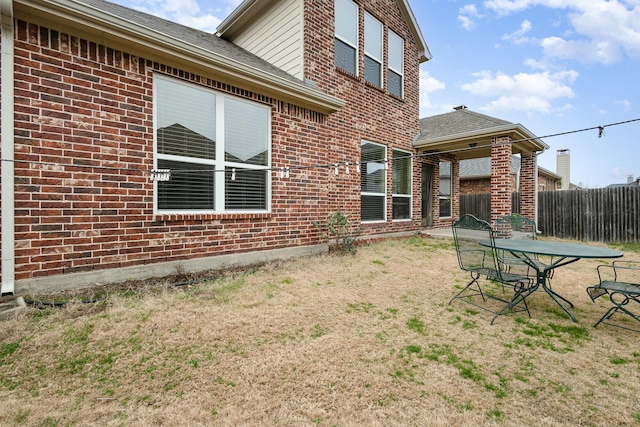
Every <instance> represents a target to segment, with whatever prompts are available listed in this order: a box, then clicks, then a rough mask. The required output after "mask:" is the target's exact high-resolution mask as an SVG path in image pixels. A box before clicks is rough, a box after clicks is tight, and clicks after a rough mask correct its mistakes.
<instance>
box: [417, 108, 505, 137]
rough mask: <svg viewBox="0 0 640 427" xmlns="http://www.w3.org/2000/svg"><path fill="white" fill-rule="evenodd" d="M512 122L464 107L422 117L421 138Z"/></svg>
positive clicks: (477, 129) (486, 128)
mask: <svg viewBox="0 0 640 427" xmlns="http://www.w3.org/2000/svg"><path fill="white" fill-rule="evenodd" d="M510 124H513V123H511V122H508V121H506V120H502V119H498V118H495V117H490V116H486V115H484V114H480V113H476V112H474V111H470V110H467V109H466V108H462V109H458V110H455V111H452V112H450V113H445V114H439V115H437V116H431V117H425V118H423V119H420V134H421V135H420V139H421V140H422V139H433V138H441V137H446V136H451V135H457V134H461V133H465V132H475V131H480V130H489V129H491V128H496V127H500V126H505V125H510Z"/></svg>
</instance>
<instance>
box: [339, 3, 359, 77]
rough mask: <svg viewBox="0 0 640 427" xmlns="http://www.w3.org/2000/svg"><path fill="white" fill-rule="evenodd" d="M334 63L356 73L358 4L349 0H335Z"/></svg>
mask: <svg viewBox="0 0 640 427" xmlns="http://www.w3.org/2000/svg"><path fill="white" fill-rule="evenodd" d="M334 13H335V27H336V28H335V31H336V34H335V40H334V41H335V46H334V47H335V64H336V67H338V68H342V69H343V70H345V71H348V72H350V73H351V74H355V75H357V74H358V65H357V64H358V5H357V4H355V3H354V2H352V1H351V0H335V11H334Z"/></svg>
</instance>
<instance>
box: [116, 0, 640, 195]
mask: <svg viewBox="0 0 640 427" xmlns="http://www.w3.org/2000/svg"><path fill="white" fill-rule="evenodd" d="M114 1H115V2H116V3H119V4H122V5H125V6H129V7H132V8H135V9H138V10H142V11H145V12H149V13H153V14H155V15H158V16H162V17H163V18H167V19H170V20H172V21H175V22H179V23H181V24H185V25H189V26H191V27H194V28H199V29H202V30H205V31H210V32H214V31H215V29H216V27H217V26H218V24H219V23H220V22H222V20H223V19H224V18H225V17H226V16H228V15H229V13H230V12H231V11H232V10H233V9H234V8H235V7H236V6H237V5H238V4H240V0H114ZM409 4H410V5H411V8H412V9H413V12H414V14H415V16H416V20H417V22H418V25H419V26H420V29H421V30H422V33H423V35H424V38H425V40H426V42H427V45H428V46H429V48H430V50H431V53H432V55H433V59H431V60H430V61H428V62H426V63H424V64H422V67H421V83H420V86H421V90H420V104H421V107H420V115H421V117H426V116H431V115H435V114H441V113H445V112H449V111H452V108H453V107H454V106H457V105H461V104H464V105H466V106H467V107H468V108H469V109H470V110H472V111H477V112H479V113H483V114H488V115H490V116H494V117H498V118H501V119H504V120H508V121H510V122H514V123H520V124H522V125H523V126H524V127H526V128H527V129H529V130H530V131H531V132H533V133H534V134H535V135H537V136H539V137H541V138H542V139H543V140H544V141H545V142H546V143H547V145H549V146H550V148H549V150H547V151H546V152H544V153H543V154H542V155H541V156H540V157H539V160H538V164H539V165H540V166H541V167H543V168H546V169H548V170H550V171H552V172H555V171H556V152H557V150H560V149H569V150H570V155H571V182H572V183H574V184H578V185H582V186H583V187H586V188H599V187H605V186H607V185H609V184H613V183H624V182H627V177H628V176H629V175H633V177H634V178H638V177H640V136H639V135H640V121H634V120H637V119H640V0H608V1H605V0H476V1H475V2H474V1H468V0H409ZM627 121H631V122H630V123H626V124H619V125H614V126H607V125H612V124H616V123H622V122H627ZM598 126H605V128H604V132H603V133H602V135H601V137H599V132H598V130H590V131H584V132H577V131H580V130H582V129H588V128H593V127H598ZM561 133H562V134H564V133H567V134H566V135H563V136H551V135H556V134H561Z"/></svg>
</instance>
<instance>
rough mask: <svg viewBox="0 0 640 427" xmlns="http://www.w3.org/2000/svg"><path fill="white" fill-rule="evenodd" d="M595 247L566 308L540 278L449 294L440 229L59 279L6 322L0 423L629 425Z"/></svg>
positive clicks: (620, 347) (446, 247) (621, 334)
mask: <svg viewBox="0 0 640 427" xmlns="http://www.w3.org/2000/svg"><path fill="white" fill-rule="evenodd" d="M633 255H636V257H635V258H636V259H637V258H640V256H638V254H628V255H627V256H626V257H632V256H633ZM626 257H625V258H626ZM599 263H602V262H599V261H597V260H596V261H584V260H583V261H579V262H577V263H575V264H572V265H569V266H566V267H563V268H561V269H559V270H558V271H557V272H556V274H555V276H554V279H553V284H554V288H555V289H556V290H558V291H559V292H560V293H561V294H562V295H564V296H566V297H567V298H569V299H570V300H572V301H573V302H574V304H575V305H576V308H575V310H574V314H576V316H577V318H578V321H579V322H578V323H574V322H572V321H571V320H570V319H569V318H568V317H567V316H566V315H565V314H564V313H563V312H561V310H560V309H559V308H558V307H557V306H555V303H553V301H551V300H550V299H549V297H548V296H547V295H546V294H544V293H542V292H537V293H536V294H534V295H533V296H532V297H531V298H530V302H529V307H530V310H531V314H532V317H531V318H528V317H527V316H526V314H522V313H518V314H514V315H508V316H501V317H500V318H498V319H497V320H496V322H495V324H494V325H490V324H489V322H490V320H491V317H492V315H491V314H490V313H486V312H482V311H478V310H477V309H475V308H474V307H472V306H470V305H468V304H464V303H463V302H461V301H455V302H454V303H453V304H451V305H448V303H449V299H450V298H451V297H452V296H453V295H454V293H455V292H456V289H457V287H459V286H462V285H464V284H466V282H467V281H468V279H467V275H466V274H465V273H464V272H462V271H461V270H460V269H459V268H458V266H457V262H456V257H455V252H454V249H453V245H452V241H450V240H447V239H424V238H411V239H404V240H394V241H384V242H378V243H373V244H370V245H368V246H365V247H360V248H359V249H358V252H357V254H356V255H354V256H334V255H324V256H314V257H309V258H302V259H297V260H293V261H288V262H280V263H274V264H269V265H266V266H263V267H261V268H259V269H256V270H254V271H251V272H247V273H241V272H234V273H229V274H226V275H224V276H221V277H215V278H211V279H206V278H204V277H200V278H197V279H199V281H198V280H195V281H191V280H190V281H187V282H183V283H182V284H181V286H173V285H172V282H171V281H166V282H160V283H155V284H149V283H147V284H144V285H143V284H141V283H138V284H137V286H135V285H133V284H128V285H126V287H124V288H120V289H117V288H116V289H111V292H105V293H104V294H103V295H102V296H101V297H100V298H94V300H89V298H87V295H86V294H84V295H73V298H69V295H67V296H66V297H65V298H61V297H60V296H58V297H57V298H58V300H59V301H60V300H63V299H64V301H65V304H64V306H63V307H61V308H60V307H55V306H53V305H51V306H49V305H42V306H39V307H37V306H32V307H31V308H29V309H28V310H26V312H25V314H22V315H20V316H18V317H17V318H15V319H10V320H7V321H4V322H2V324H1V325H2V330H0V337H1V344H0V346H1V347H0V367H1V369H0V400H1V401H2V402H3V411H2V412H1V413H0V424H2V425H24V426H43V425H47V426H48V425H83V426H86V425H89V426H92V425H95V426H98V425H99V426H104V425H131V426H136V425H141V426H143V425H144V426H146V425H216V426H218V425H219V426H238V425H247V426H248V425H251V426H262V425H278V426H304V425H308V426H314V425H320V426H333V425H336V426H363V425H366V426H389V425H402V426H405V425H407V426H439V425H442V426H449V425H456V426H458V425H469V426H471V425H474V426H475V425H495V424H503V425H540V426H560V425H562V426H564V425H594V426H609V425H637V424H638V423H639V422H640V398H639V397H638V396H640V347H638V344H637V343H638V337H639V336H640V335H638V333H635V332H631V331H626V330H623V329H618V328H612V327H610V326H606V325H603V326H599V327H598V328H597V329H594V328H593V327H592V326H591V325H592V324H593V323H595V321H596V320H597V319H598V318H599V317H600V315H602V313H604V311H605V310H606V308H607V307H606V305H605V304H604V303H603V302H599V303H598V304H594V303H592V302H591V300H590V299H589V298H588V296H587V294H586V292H585V288H586V286H588V285H591V284H594V283H596V282H597V274H596V272H595V266H596V265H597V264H599ZM192 279H193V278H192ZM196 282H197V283H196ZM145 286H146V287H147V288H146V290H145V292H140V291H139V289H140V288H144V287H145ZM94 292H95V291H94ZM94 296H95V295H94ZM80 301H84V302H80Z"/></svg>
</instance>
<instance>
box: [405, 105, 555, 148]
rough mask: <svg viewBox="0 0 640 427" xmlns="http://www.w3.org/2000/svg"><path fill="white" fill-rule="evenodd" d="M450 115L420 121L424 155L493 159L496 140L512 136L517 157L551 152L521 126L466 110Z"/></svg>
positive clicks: (416, 143)
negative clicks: (427, 152)
mask: <svg viewBox="0 0 640 427" xmlns="http://www.w3.org/2000/svg"><path fill="white" fill-rule="evenodd" d="M454 110H455V111H452V112H450V113H445V114H439V115H436V116H431V117H425V118H423V119H420V134H419V135H418V137H417V138H416V140H415V141H414V146H415V147H416V148H417V149H419V150H424V151H439V152H452V153H454V154H455V155H456V156H457V158H458V159H461V160H462V159H472V158H478V157H491V141H492V139H493V138H499V137H505V136H509V137H510V138H511V140H512V141H514V142H513V143H512V149H513V152H514V153H523V152H525V153H530V152H541V151H544V150H546V149H548V148H549V146H548V145H547V144H545V143H544V142H543V141H542V140H540V139H539V138H538V137H537V136H535V135H534V134H533V133H531V132H530V131H529V130H528V129H527V128H525V127H524V126H522V125H521V124H517V123H516V124H514V123H511V122H508V121H506V120H502V119H498V118H496V117H491V116H487V115H485V114H480V113H476V112H474V111H470V110H468V109H467V107H465V106H460V107H456V108H455V109H454Z"/></svg>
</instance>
